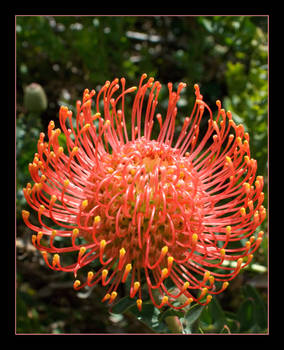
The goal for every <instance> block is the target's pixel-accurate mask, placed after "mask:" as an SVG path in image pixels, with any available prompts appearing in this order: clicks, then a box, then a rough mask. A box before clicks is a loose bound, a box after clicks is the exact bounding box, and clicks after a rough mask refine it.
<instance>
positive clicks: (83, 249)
mask: <svg viewBox="0 0 284 350" xmlns="http://www.w3.org/2000/svg"><path fill="white" fill-rule="evenodd" d="M85 253H86V248H85V247H81V248H80V250H79V255H80V256H82V255H84V254H85Z"/></svg>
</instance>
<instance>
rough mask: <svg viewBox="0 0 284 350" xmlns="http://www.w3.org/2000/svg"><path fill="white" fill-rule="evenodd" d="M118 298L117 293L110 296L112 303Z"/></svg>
mask: <svg viewBox="0 0 284 350" xmlns="http://www.w3.org/2000/svg"><path fill="white" fill-rule="evenodd" d="M116 297H117V292H115V291H113V292H112V293H111V295H110V301H113V300H114V299H115V298H116Z"/></svg>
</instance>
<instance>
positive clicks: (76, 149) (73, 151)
mask: <svg viewBox="0 0 284 350" xmlns="http://www.w3.org/2000/svg"><path fill="white" fill-rule="evenodd" d="M78 150H79V147H77V146H75V147H73V149H72V154H76V153H77V152H78Z"/></svg>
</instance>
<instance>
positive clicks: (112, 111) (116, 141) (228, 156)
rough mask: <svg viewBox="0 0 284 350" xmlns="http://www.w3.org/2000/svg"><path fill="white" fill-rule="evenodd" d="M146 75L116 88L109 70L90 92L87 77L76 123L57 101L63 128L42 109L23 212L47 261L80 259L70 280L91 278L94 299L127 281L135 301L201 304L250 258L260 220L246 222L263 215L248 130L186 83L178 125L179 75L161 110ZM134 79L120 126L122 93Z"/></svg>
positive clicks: (55, 264)
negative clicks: (190, 92) (98, 287)
mask: <svg viewBox="0 0 284 350" xmlns="http://www.w3.org/2000/svg"><path fill="white" fill-rule="evenodd" d="M146 78H147V75H146V74H143V75H142V77H141V79H140V83H139V86H138V89H137V87H130V88H127V89H126V87H125V83H126V82H125V79H124V78H121V79H120V83H121V88H122V89H121V92H120V93H116V92H117V91H118V89H119V88H120V86H119V79H114V80H113V81H112V82H110V81H107V82H106V83H105V84H104V86H103V87H102V88H101V89H100V91H99V92H98V93H97V95H95V94H96V93H95V91H94V90H92V91H89V90H88V89H86V90H85V91H84V94H83V101H82V102H80V101H77V105H76V109H77V115H76V123H75V122H74V120H73V119H72V111H71V110H69V109H68V108H67V107H64V106H61V108H60V111H59V122H60V126H61V128H55V123H54V122H53V121H51V122H50V123H49V126H48V135H47V136H48V141H45V134H44V133H41V134H40V137H39V140H38V152H37V153H35V156H34V159H33V162H32V163H30V164H29V171H30V174H31V177H32V179H33V181H34V185H31V184H30V183H28V184H27V186H26V188H24V190H23V191H24V195H25V198H26V200H27V202H28V204H29V205H30V206H31V207H32V208H33V209H34V210H36V211H37V216H38V222H39V226H36V225H34V224H33V223H32V222H31V220H29V215H30V213H29V212H28V211H26V210H23V219H24V221H25V223H26V225H27V226H28V227H29V228H30V229H31V230H33V231H35V232H36V234H34V235H33V236H32V242H33V244H34V246H35V247H36V248H37V249H39V250H40V251H41V253H42V255H43V258H44V260H45V262H46V264H47V265H48V266H49V267H50V268H51V269H53V270H56V271H66V272H73V273H74V276H75V278H77V273H78V271H79V270H80V269H82V270H81V271H83V270H84V269H83V268H84V267H86V268H88V273H87V274H84V276H86V277H84V282H81V280H80V279H76V280H75V282H74V288H75V289H76V290H79V289H81V288H83V287H85V286H87V285H88V286H93V285H95V284H97V283H101V284H102V285H103V286H106V294H105V296H104V297H103V299H102V301H106V300H107V301H108V303H110V304H111V303H112V302H113V301H114V299H115V298H116V297H117V294H118V287H119V285H120V284H121V283H125V282H126V281H127V284H128V285H129V294H130V297H131V298H137V300H136V302H137V307H138V309H139V310H141V308H142V300H143V299H144V300H145V298H146V299H147V297H149V298H150V299H151V300H152V302H153V304H154V305H155V306H156V307H157V308H161V307H162V306H164V305H168V306H170V307H172V308H174V309H182V308H184V307H186V306H187V305H189V304H190V303H191V302H193V301H194V302H197V303H199V304H202V305H205V304H207V303H209V302H210V300H211V299H212V296H214V295H215V294H218V293H220V292H222V291H223V290H224V289H226V288H227V286H228V284H229V283H228V281H230V280H232V279H233V278H234V277H235V276H236V275H237V274H238V273H239V272H240V270H241V269H242V268H244V267H245V266H247V265H248V264H249V263H250V262H251V260H252V258H253V253H254V252H255V251H256V249H257V248H258V247H259V245H260V243H261V241H262V236H263V232H262V231H260V232H258V234H257V235H254V233H255V231H256V229H257V227H258V226H259V225H260V224H261V223H262V221H263V220H264V219H265V215H266V210H265V208H264V207H263V205H262V203H263V200H264V193H263V192H262V189H263V177H262V176H256V170H257V162H256V160H255V159H253V158H251V156H250V148H249V135H248V133H246V132H245V131H244V127H243V125H236V124H235V122H234V121H233V119H232V114H231V112H229V111H228V112H226V111H225V110H224V109H223V108H222V107H221V102H220V101H219V100H218V101H216V105H217V107H218V111H217V116H216V118H215V119H214V118H213V114H212V111H211V109H210V108H209V106H208V105H207V104H206V103H205V102H204V101H203V96H202V95H201V94H200V90H199V86H198V85H197V84H195V85H194V89H195V95H196V99H195V104H194V107H193V110H192V113H191V115H190V116H187V117H186V118H185V119H184V122H183V126H182V128H181V130H180V133H179V135H177V136H176V135H175V120H176V117H177V102H178V100H179V98H180V93H181V91H182V89H184V88H185V86H186V84H184V83H180V84H179V85H178V87H177V91H176V92H174V91H173V85H172V84H171V83H169V84H168V90H169V101H168V107H167V112H166V115H165V116H164V118H162V115H161V114H160V113H157V114H155V110H156V107H157V104H158V95H159V91H160V89H161V84H160V83H159V82H158V81H154V79H153V78H149V79H147V80H146V82H145V79H146ZM134 91H136V95H135V97H134V102H133V106H132V112H131V130H130V131H131V132H130V135H129V133H128V130H127V124H126V121H127V120H128V119H129V118H130V116H129V115H125V114H127V113H125V112H126V108H125V97H126V95H127V94H130V93H133V92H134ZM115 93H116V97H114V96H115ZM93 100H94V101H93ZM92 108H93V109H92ZM204 115H208V126H207V124H206V125H205V126H206V128H205V129H206V130H205V131H204V130H203V129H202V128H201V122H204ZM155 119H157V122H158V123H157V122H156V123H154V120H155ZM203 124H204V123H203ZM155 127H158V131H157V133H158V136H157V137H156V138H155V139H152V138H151V134H152V130H153V129H154V128H155ZM62 132H63V134H62ZM201 134H202V136H201ZM63 139H64V140H65V143H66V146H65V148H64V147H63V146H61V144H62V140H63ZM67 256H68V258H67ZM64 259H66V260H65V261H68V262H69V260H70V259H73V260H72V261H71V263H70V264H67V263H64ZM143 286H146V288H143Z"/></svg>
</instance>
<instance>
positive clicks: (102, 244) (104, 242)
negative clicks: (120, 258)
mask: <svg viewBox="0 0 284 350" xmlns="http://www.w3.org/2000/svg"><path fill="white" fill-rule="evenodd" d="M105 246H106V241H105V240H104V239H102V240H101V242H100V247H101V249H103V248H104V247H105Z"/></svg>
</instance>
